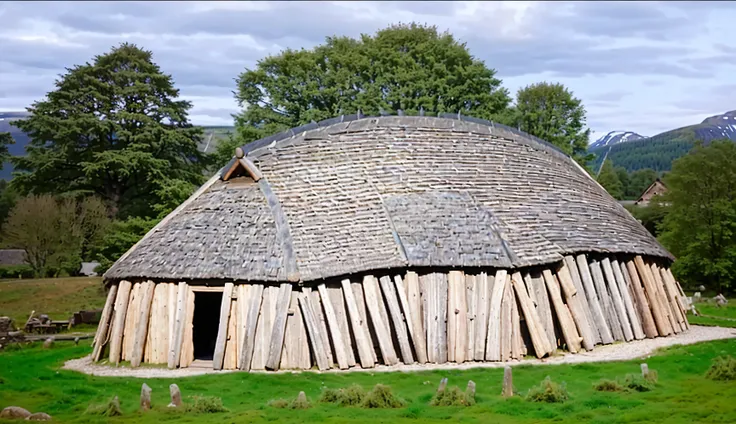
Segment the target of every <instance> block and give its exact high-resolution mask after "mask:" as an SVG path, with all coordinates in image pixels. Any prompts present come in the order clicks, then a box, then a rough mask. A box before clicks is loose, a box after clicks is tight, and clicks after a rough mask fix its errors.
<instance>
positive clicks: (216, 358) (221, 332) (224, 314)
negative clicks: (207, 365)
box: [212, 283, 233, 370]
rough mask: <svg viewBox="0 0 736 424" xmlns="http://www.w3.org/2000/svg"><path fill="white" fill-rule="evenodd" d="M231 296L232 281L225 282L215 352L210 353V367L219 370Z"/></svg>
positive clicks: (228, 319) (223, 351) (222, 358)
mask: <svg viewBox="0 0 736 424" xmlns="http://www.w3.org/2000/svg"><path fill="white" fill-rule="evenodd" d="M232 298H233V283H225V288H224V289H223V291H222V302H221V303H220V324H219V327H218V328H217V341H216V342H215V353H214V355H212V368H213V369H215V370H221V369H222V364H223V361H224V359H225V344H226V343H227V330H228V328H229V324H230V302H232V300H233V299H232Z"/></svg>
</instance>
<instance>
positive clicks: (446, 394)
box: [429, 386, 475, 406]
mask: <svg viewBox="0 0 736 424" xmlns="http://www.w3.org/2000/svg"><path fill="white" fill-rule="evenodd" d="M429 404H430V405H432V406H473V405H475V396H474V395H473V394H471V393H467V392H463V391H462V390H460V388H459V387H457V386H452V387H450V388H445V390H442V391H440V392H438V393H437V394H435V396H434V397H433V398H432V401H431V402H430V403H429Z"/></svg>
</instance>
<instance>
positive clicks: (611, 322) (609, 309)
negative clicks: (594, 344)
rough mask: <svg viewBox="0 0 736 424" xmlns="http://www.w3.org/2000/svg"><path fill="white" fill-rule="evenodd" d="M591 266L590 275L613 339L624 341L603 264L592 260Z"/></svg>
mask: <svg viewBox="0 0 736 424" xmlns="http://www.w3.org/2000/svg"><path fill="white" fill-rule="evenodd" d="M589 265H590V274H591V275H592V277H593V283H594V284H595V290H596V292H597V294H598V298H599V299H600V300H601V305H602V306H603V313H604V315H605V317H606V322H607V323H608V328H610V329H611V334H612V335H613V339H614V340H617V341H621V340H623V339H624V332H623V328H622V327H621V323H620V322H619V320H618V317H617V316H616V312H615V311H614V309H613V300H611V296H610V295H609V294H608V288H607V287H606V280H605V278H604V277H603V270H602V268H601V263H600V262H599V261H597V260H591V261H590V263H589Z"/></svg>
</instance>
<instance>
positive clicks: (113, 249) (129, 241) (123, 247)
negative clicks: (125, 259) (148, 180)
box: [93, 217, 158, 274]
mask: <svg viewBox="0 0 736 424" xmlns="http://www.w3.org/2000/svg"><path fill="white" fill-rule="evenodd" d="M156 223H158V219H150V218H136V217H129V218H127V219H126V220H123V221H113V222H112V225H111V226H110V229H109V231H107V232H106V233H105V235H104V238H103V239H102V241H101V242H100V243H99V244H98V245H96V246H94V247H93V257H94V258H95V259H96V260H97V261H98V262H99V263H100V266H99V267H97V269H95V271H96V272H97V273H99V274H102V273H104V272H105V271H107V269H108V268H110V267H111V266H112V264H113V263H115V261H116V260H118V258H120V256H122V255H123V254H124V253H125V252H127V251H128V249H130V248H131V247H133V245H134V244H136V243H137V242H138V241H139V240H140V239H141V238H142V237H143V236H144V235H145V234H146V233H147V232H148V231H149V230H150V229H151V228H153V227H154V226H155V225H156Z"/></svg>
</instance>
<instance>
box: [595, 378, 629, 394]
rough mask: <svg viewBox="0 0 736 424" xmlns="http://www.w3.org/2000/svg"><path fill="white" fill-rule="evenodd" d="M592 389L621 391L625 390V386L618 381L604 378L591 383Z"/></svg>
mask: <svg viewBox="0 0 736 424" xmlns="http://www.w3.org/2000/svg"><path fill="white" fill-rule="evenodd" d="M593 389H595V390H596V391H599V392H623V391H624V390H626V388H625V387H624V386H622V385H621V384H620V383H619V382H618V381H616V380H608V379H605V378H604V379H602V380H601V381H599V382H597V383H595V384H594V385H593Z"/></svg>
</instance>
